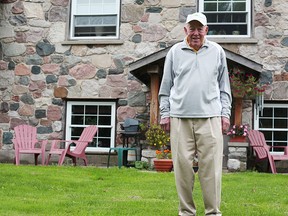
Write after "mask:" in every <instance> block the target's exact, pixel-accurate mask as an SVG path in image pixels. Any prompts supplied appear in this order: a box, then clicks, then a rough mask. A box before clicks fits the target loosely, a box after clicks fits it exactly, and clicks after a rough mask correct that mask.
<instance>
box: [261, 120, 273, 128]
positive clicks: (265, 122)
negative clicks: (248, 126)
mask: <svg viewBox="0 0 288 216" xmlns="http://www.w3.org/2000/svg"><path fill="white" fill-rule="evenodd" d="M259 127H261V128H273V123H272V119H260V120H259Z"/></svg>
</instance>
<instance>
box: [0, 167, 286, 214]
mask: <svg viewBox="0 0 288 216" xmlns="http://www.w3.org/2000/svg"><path fill="white" fill-rule="evenodd" d="M195 201H196V204H197V207H198V209H197V213H198V214H197V215H204V213H203V212H204V210H203V202H202V195H201V191H200V187H199V181H198V180H197V182H196V185H195ZM0 205H1V206H0V215H1V216H2V215H7V216H8V215H9V216H13V215H21V216H22V215H61V216H62V215H77V216H78V215H79V216H80V215H81V216H82V215H103V216H104V215H107V216H108V215H109V216H114V215H115V216H122V215H123V216H129V215H131V216H132V215H133V216H170V215H171V216H176V215H177V213H178V212H177V206H178V199H177V193H176V189H175V183H174V175H173V172H172V173H156V172H153V171H141V170H137V169H134V168H121V169H118V168H116V167H115V168H114V167H113V168H109V169H107V168H97V167H92V166H89V167H81V166H78V167H72V166H62V167H58V166H52V165H51V166H32V165H31V166H30V165H20V166H15V165H13V164H0ZM221 209H222V213H223V215H224V216H237V215H241V216H242V215H251V216H258V215H259V216H263V215H269V216H271V215H272V216H274V215H279V216H280V215H281V216H283V215H288V175H285V174H277V175H272V174H268V173H257V172H244V173H226V174H223V190H222V206H221Z"/></svg>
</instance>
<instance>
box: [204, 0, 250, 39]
mask: <svg viewBox="0 0 288 216" xmlns="http://www.w3.org/2000/svg"><path fill="white" fill-rule="evenodd" d="M199 11H200V12H202V13H204V14H205V15H206V17H207V22H208V26H209V32H208V36H209V35H213V37H231V38H233V37H250V36H251V0H199Z"/></svg>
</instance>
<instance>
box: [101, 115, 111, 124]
mask: <svg viewBox="0 0 288 216" xmlns="http://www.w3.org/2000/svg"><path fill="white" fill-rule="evenodd" d="M98 124H99V125H111V116H99V123H98Z"/></svg>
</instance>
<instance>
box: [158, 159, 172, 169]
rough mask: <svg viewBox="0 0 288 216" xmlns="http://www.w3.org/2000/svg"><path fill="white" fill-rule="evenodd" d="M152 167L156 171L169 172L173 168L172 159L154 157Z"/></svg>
mask: <svg viewBox="0 0 288 216" xmlns="http://www.w3.org/2000/svg"><path fill="white" fill-rule="evenodd" d="M154 168H155V170H156V171H157V172H171V170H172V168H173V162H172V159H155V160H154Z"/></svg>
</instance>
